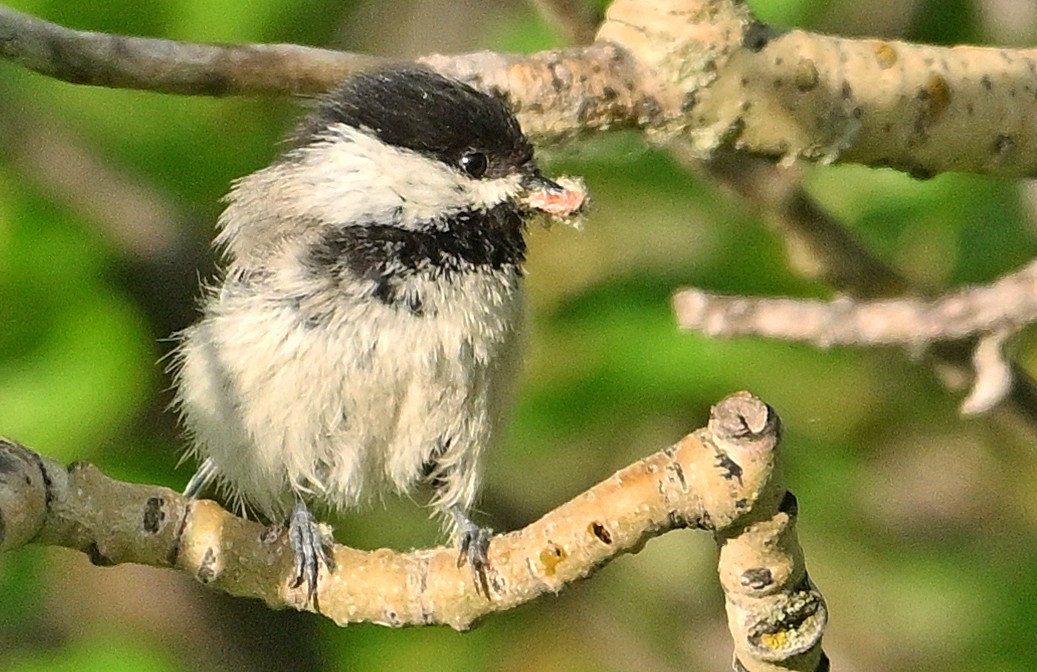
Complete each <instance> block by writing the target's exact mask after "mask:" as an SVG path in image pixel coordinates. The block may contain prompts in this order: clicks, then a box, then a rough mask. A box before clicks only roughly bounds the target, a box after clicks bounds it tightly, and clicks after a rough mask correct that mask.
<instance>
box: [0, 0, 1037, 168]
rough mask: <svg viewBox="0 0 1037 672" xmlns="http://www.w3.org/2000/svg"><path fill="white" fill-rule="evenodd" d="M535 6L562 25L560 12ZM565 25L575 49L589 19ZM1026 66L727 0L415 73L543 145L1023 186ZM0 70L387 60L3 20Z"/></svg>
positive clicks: (173, 81)
mask: <svg viewBox="0 0 1037 672" xmlns="http://www.w3.org/2000/svg"><path fill="white" fill-rule="evenodd" d="M543 5H544V6H546V7H548V8H550V9H551V11H553V12H556V13H557V12H558V11H563V12H567V13H568V14H566V15H567V16H568V17H569V18H570V19H573V14H572V13H571V11H570V10H571V7H570V5H569V3H566V2H564V1H562V0H552V1H551V2H544V3H543ZM573 20H574V24H573V25H574V28H573V30H574V31H576V33H578V37H579V36H583V35H584V33H586V19H585V18H583V19H579V18H578V17H577V18H576V19H573ZM581 26H582V27H581ZM581 39H582V37H581ZM1035 54H1037V52H1034V51H1031V50H1008V49H989V48H979V47H954V48H945V47H934V46H928V45H918V44H909V43H905V42H893V41H877V40H858V39H844V38H837V37H830V36H825V35H818V34H815V33H809V32H806V31H790V32H785V33H782V32H779V31H777V30H774V29H772V28H770V27H768V26H765V25H763V24H761V23H759V22H757V21H756V20H755V19H754V17H753V16H752V14H751V12H750V10H749V8H748V6H747V5H746V4H745V3H744V2H742V1H739V0H663V1H659V2H654V1H653V2H646V1H645V0H616V2H614V3H613V4H612V5H611V6H610V7H609V9H608V13H607V15H606V20H605V22H604V23H603V24H602V26H601V28H600V30H599V31H598V34H597V41H596V42H595V44H593V45H590V46H586V47H580V48H575V49H568V50H562V51H553V52H542V53H539V54H532V55H528V56H527V55H502V54H496V53H488V52H487V53H478V54H467V55H460V56H438V55H433V56H429V57H426V58H425V59H421V60H423V61H424V62H426V63H429V64H432V65H433V66H434V67H436V68H437V69H440V70H441V71H443V72H444V73H445V74H450V75H454V76H458V77H460V78H462V79H465V80H467V81H470V82H472V83H474V84H476V85H479V86H482V88H484V89H485V90H489V91H493V92H495V93H499V94H501V95H504V96H506V97H507V98H508V99H509V101H510V102H511V103H512V105H513V106H514V107H515V108H516V110H517V111H518V113H519V118H520V121H522V123H523V125H524V127H525V128H526V130H527V132H528V133H530V134H531V135H532V136H533V137H535V138H537V139H540V140H541V141H551V142H553V141H558V140H561V139H565V138H570V137H573V136H576V135H581V134H586V133H589V132H598V131H603V130H607V129H614V128H631V127H636V128H641V129H643V130H645V131H646V132H647V133H648V135H649V137H650V138H652V139H654V140H655V141H658V142H662V143H666V142H669V141H671V140H673V139H676V138H680V139H683V140H684V141H686V142H688V143H689V146H690V147H691V148H692V151H693V152H695V153H696V155H698V156H699V158H703V159H707V158H710V157H712V156H714V155H715V153H716V152H717V151H719V150H723V149H728V148H732V147H733V148H738V149H744V150H747V151H750V152H753V153H755V154H760V155H767V156H770V157H774V158H778V159H781V160H782V161H784V162H786V163H789V162H791V161H794V160H796V159H806V160H809V161H821V162H831V161H852V162H858V163H864V164H867V165H873V166H893V167H897V168H900V169H904V170H908V171H910V172H912V173H914V174H917V175H931V174H934V173H936V172H940V171H947V170H960V171H972V172H981V173H995V174H1002V175H1018V176H1031V175H1035V174H1037V151H1034V150H1035V149H1037V127H1035V126H1034V125H1033V124H1032V123H1030V110H1031V108H1032V106H1033V104H1034V102H1035V101H1037V55H1035ZM0 56H2V57H4V58H6V59H8V60H11V61H13V62H15V63H18V64H20V65H22V66H24V67H27V68H30V69H33V70H35V71H37V72H40V73H43V74H46V75H50V76H53V77H58V78H61V79H65V80H68V81H71V82H77V83H84V84H95V85H101V86H114V87H130V88H141V89H150V90H154V91H164V92H169V93H185V94H206V95H229V94H261V93H262V94H270V93H316V92H319V91H324V90H327V89H328V88H330V87H331V86H333V85H334V84H335V83H336V82H338V81H339V80H341V79H342V78H343V77H344V76H346V75H347V74H349V73H351V72H353V71H355V70H357V69H362V68H368V67H372V66H373V65H376V64H378V63H382V62H384V61H382V60H381V59H375V58H373V57H368V56H362V55H357V54H346V53H341V52H335V51H329V50H323V49H314V48H309V47H301V46H296V45H235V46H232V45H200V44H190V43H182V42H172V41H168V40H158V39H146V38H131V37H124V36H118V35H105V34H100V33H88V32H79V31H74V30H70V29H67V28H62V27H60V26H56V25H54V24H51V23H48V22H46V21H42V20H39V19H35V18H32V17H29V16H27V15H25V14H21V13H18V12H15V11H13V10H11V9H8V8H4V7H0Z"/></svg>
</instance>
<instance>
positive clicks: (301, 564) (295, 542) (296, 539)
mask: <svg viewBox="0 0 1037 672" xmlns="http://www.w3.org/2000/svg"><path fill="white" fill-rule="evenodd" d="M288 540H289V541H290V542H291V544H292V553H293V554H294V555H295V579H294V580H293V581H292V583H291V587H292V588H298V587H299V586H301V585H302V584H303V583H305V584H306V602H307V604H309V603H314V604H316V602H315V598H316V596H317V575H318V574H319V573H320V565H321V563H324V566H325V567H326V568H327V569H328V571H329V572H333V571H335V558H334V556H333V555H332V553H331V548H330V543H329V541H328V540H327V539H326V538H325V537H324V531H323V530H321V527H320V523H318V522H317V519H316V518H314V517H313V514H312V513H310V510H309V509H308V508H307V507H306V503H305V502H304V501H302V500H301V499H300V500H299V501H298V503H296V505H295V509H293V510H292V516H291V518H289V520H288Z"/></svg>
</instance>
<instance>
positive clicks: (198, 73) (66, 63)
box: [0, 5, 383, 96]
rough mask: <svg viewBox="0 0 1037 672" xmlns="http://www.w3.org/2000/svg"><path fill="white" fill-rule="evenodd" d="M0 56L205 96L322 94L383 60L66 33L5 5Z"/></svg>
mask: <svg viewBox="0 0 1037 672" xmlns="http://www.w3.org/2000/svg"><path fill="white" fill-rule="evenodd" d="M0 56H3V57H4V58H7V59H9V60H11V61H14V62H15V63H17V64H19V65H21V66H22V67H25V68H28V69H29V70H34V71H36V72H38V73H40V74H43V75H47V76H49V77H54V78H57V79H62V80H64V81H67V82H72V83H73V84H90V85H94V86H107V87H112V88H125V89H146V90H149V91H160V92H163V93H180V94H188V95H205V96H227V95H234V94H270V93H277V94H285V93H291V94H298V93H319V92H322V91H326V90H327V89H328V88H329V84H330V83H333V82H337V81H340V80H342V79H343V78H345V77H346V76H347V75H349V74H350V73H352V72H355V71H357V70H361V69H363V68H367V67H371V66H373V65H376V64H377V63H380V62H383V59H378V58H376V57H374V56H362V55H358V54H348V53H344V52H340V51H331V50H328V49H316V48H313V47H302V46H298V45H294V44H247V45H223V44H192V43H187V42H174V41H172V40H158V39H151V38H142V37H126V36H123V35H110V34H107V33H93V32H85V31H78V30H70V29H68V28H63V27H61V26H58V25H55V24H53V23H49V22H47V21H43V20H41V19H37V18H34V17H31V16H29V15H27V14H22V13H21V12H16V11H15V10H13V9H11V8H9V7H4V6H2V5H0Z"/></svg>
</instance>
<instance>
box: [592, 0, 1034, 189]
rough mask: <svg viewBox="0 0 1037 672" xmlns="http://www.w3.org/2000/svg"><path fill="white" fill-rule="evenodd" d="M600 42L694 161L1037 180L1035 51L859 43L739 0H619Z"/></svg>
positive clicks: (658, 124) (657, 125)
mask: <svg viewBox="0 0 1037 672" xmlns="http://www.w3.org/2000/svg"><path fill="white" fill-rule="evenodd" d="M598 39H599V40H609V41H612V42H615V43H616V44H619V45H622V46H623V47H624V48H625V49H627V51H629V52H630V54H631V55H632V56H634V58H635V62H636V63H637V66H638V68H639V79H641V81H642V82H643V87H644V90H645V91H646V93H647V95H648V96H650V97H651V98H652V99H653V100H654V101H655V102H656V103H657V104H658V114H657V115H656V118H655V119H654V120H653V124H652V129H653V130H655V131H659V132H661V134H662V135H663V136H667V135H669V136H672V137H683V138H685V139H688V140H690V142H691V144H692V147H693V148H694V150H695V151H696V152H697V154H698V155H699V158H702V159H706V158H709V157H711V156H713V155H714V153H715V152H716V150H717V149H719V148H724V147H734V148H738V149H744V150H747V151H750V152H752V153H755V154H761V155H766V156H769V157H774V158H780V159H781V160H782V161H783V162H784V163H786V164H789V163H792V162H793V161H795V160H797V159H806V160H809V161H817V162H821V163H831V162H833V161H836V160H838V161H850V162H855V163H863V164H866V165H870V166H892V167H896V168H900V169H903V170H907V171H909V172H911V173H912V174H915V175H919V176H930V175H933V174H935V173H937V172H940V171H947V170H958V171H970V172H979V173H995V174H1000V175H1015V176H1032V175H1035V174H1037V152H1035V151H1034V150H1035V149H1037V128H1035V127H1034V125H1033V124H1032V123H1031V111H1032V107H1033V105H1034V102H1035V100H1037V52H1035V51H1033V50H1010V49H991V48H981V47H967V46H960V47H953V48H945V47H934V46H929V45H918V44H909V43H907V42H897V41H882V40H859V39H845V38H837V37H831V36H827V35H818V34H816V33H810V32H806V31H800V30H794V31H789V32H781V31H779V30H778V29H775V28H772V27H769V26H766V25H763V24H761V23H759V22H758V21H756V20H755V18H754V17H753V16H752V14H751V12H750V10H749V8H748V6H747V5H746V4H745V3H744V2H741V1H739V0H662V1H659V2H653V3H647V2H643V1H642V0H616V1H615V2H614V3H612V5H611V6H610V7H609V9H608V12H607V14H606V21H605V24H604V25H603V26H602V29H601V31H600V32H599V33H598Z"/></svg>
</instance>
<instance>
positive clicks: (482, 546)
mask: <svg viewBox="0 0 1037 672" xmlns="http://www.w3.org/2000/svg"><path fill="white" fill-rule="evenodd" d="M448 511H449V512H450V515H451V516H453V517H454V523H455V524H456V526H457V540H458V541H457V546H458V554H457V566H458V567H461V566H462V565H464V564H465V563H466V562H467V563H468V566H469V567H471V568H472V576H473V577H475V584H476V585H477V586H483V587H484V588H485V586H486V570H487V569H488V568H489V566H490V558H489V549H490V535H492V534H493V530H491V529H489V528H487V527H479V526H478V525H476V524H475V523H474V522H472V519H471V518H469V517H468V514H467V513H466V512H465V510H464V509H463V508H462V507H461V506H460V505H458V504H455V505H453V506H451V507H450V508H449V509H448Z"/></svg>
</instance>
